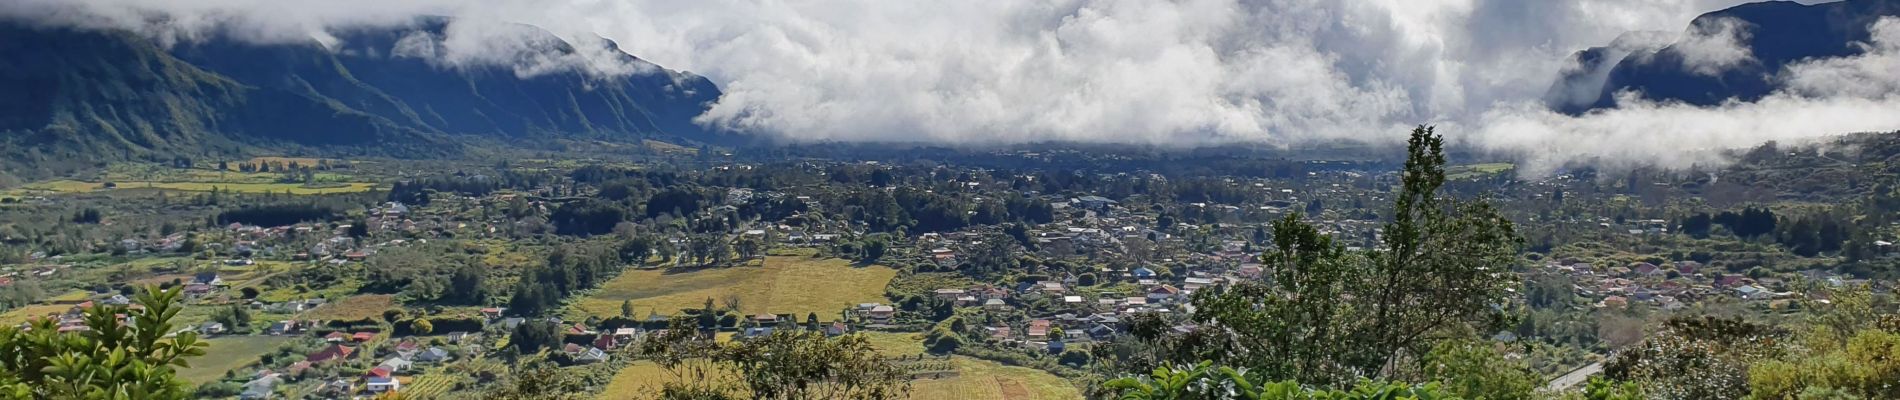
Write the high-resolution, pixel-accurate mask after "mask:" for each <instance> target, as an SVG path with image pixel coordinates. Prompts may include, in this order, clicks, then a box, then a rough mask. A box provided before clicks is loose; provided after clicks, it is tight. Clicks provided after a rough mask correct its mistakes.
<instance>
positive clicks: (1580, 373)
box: [1544, 362, 1603, 392]
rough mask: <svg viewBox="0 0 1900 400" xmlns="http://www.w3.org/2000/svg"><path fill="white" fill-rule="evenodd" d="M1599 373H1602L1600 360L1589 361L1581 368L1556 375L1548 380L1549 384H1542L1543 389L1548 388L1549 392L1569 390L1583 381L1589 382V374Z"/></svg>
mask: <svg viewBox="0 0 1900 400" xmlns="http://www.w3.org/2000/svg"><path fill="white" fill-rule="evenodd" d="M1599 373H1603V363H1601V362H1594V363H1590V365H1585V366H1583V368H1577V370H1575V371H1570V373H1568V374H1564V376H1559V377H1557V379H1552V380H1550V384H1549V385H1546V386H1544V390H1548V391H1551V392H1561V391H1566V390H1570V389H1572V388H1575V387H1577V385H1581V384H1583V383H1584V382H1589V381H1590V376H1591V375H1596V374H1599Z"/></svg>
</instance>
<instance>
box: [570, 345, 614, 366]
mask: <svg viewBox="0 0 1900 400" xmlns="http://www.w3.org/2000/svg"><path fill="white" fill-rule="evenodd" d="M607 358H608V355H607V352H606V351H602V350H601V349H599V348H591V347H590V348H588V349H587V350H586V351H583V352H581V354H580V355H579V356H575V357H574V362H575V363H579V364H593V363H597V362H607Z"/></svg>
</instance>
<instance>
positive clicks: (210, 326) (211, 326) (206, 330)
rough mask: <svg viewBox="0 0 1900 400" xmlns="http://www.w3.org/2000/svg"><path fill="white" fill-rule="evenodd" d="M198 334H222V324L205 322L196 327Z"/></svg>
mask: <svg viewBox="0 0 1900 400" xmlns="http://www.w3.org/2000/svg"><path fill="white" fill-rule="evenodd" d="M198 333H202V334H206V335H216V334H221V333H224V323H221V322H206V323H205V324H204V325H202V326H199V327H198Z"/></svg>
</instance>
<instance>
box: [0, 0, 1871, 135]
mask: <svg viewBox="0 0 1900 400" xmlns="http://www.w3.org/2000/svg"><path fill="white" fill-rule="evenodd" d="M1743 1H1745V0H1561V1H1560V0H1549V1H1524V0H1404V1H1401V0H1365V1H1338V0H1171V1H1157V0H1022V1H1008V2H957V1H937V2H907V1H888V0H797V1H794V0H699V1H690V2H682V1H666V0H622V1H599V0H556V1H529V0H489V1H482V2H466V1H455V0H408V1H403V0H374V1H372V0H338V1H328V2H293V1H260V0H173V1H165V2H151V1H144V0H14V1H13V2H11V3H8V4H0V15H15V16H19V15H28V16H37V17H39V18H40V19H48V20H54V21H59V22H56V23H63V24H79V25H85V26H95V27H99V26H120V27H129V28H132V29H137V30H140V31H141V32H147V33H148V34H152V35H154V36H156V37H167V38H174V39H176V40H190V39H192V38H200V37H204V36H205V35H208V34H218V33H222V34H230V35H235V36H239V37H245V38H249V39H251V40H260V41H272V40H276V41H282V40H294V39H297V38H323V37H326V36H327V35H328V32H330V31H331V30H332V29H334V28H336V27H339V26H354V25H386V24H394V23H399V22H400V21H403V20H405V18H407V17H408V16H414V15H448V16H454V17H457V18H458V20H466V21H477V22H481V21H487V22H484V24H487V25H493V22H497V21H508V22H520V23H527V24H533V25H536V26H540V27H543V28H545V29H548V30H550V31H552V32H554V33H555V34H557V35H559V36H560V37H562V38H566V39H568V40H571V41H572V40H583V39H582V38H592V37H594V36H592V35H594V34H598V35H600V36H602V37H605V38H609V39H612V40H614V41H616V42H618V43H619V44H620V46H621V47H622V48H624V49H626V50H627V51H629V52H631V53H632V54H635V55H638V56H640V57H641V58H642V59H646V60H650V61H653V62H654V63H656V64H659V65H662V66H666V67H669V68H676V69H685V70H690V71H693V72H696V73H699V74H701V75H705V76H707V77H709V78H711V79H712V80H713V81H714V82H716V83H718V84H719V85H720V87H721V89H722V90H724V91H725V93H726V94H725V96H724V97H723V98H721V99H720V101H719V102H718V103H717V104H716V105H715V106H714V107H713V109H712V110H711V111H710V112H709V113H707V114H706V115H704V116H703V117H702V120H703V121H704V122H705V123H707V124H713V125H718V126H724V127H730V128H734V129H740V130H745V131H749V132H753V133H758V134H764V135H771V136H775V137H780V138H785V139H787V140H878V141H913V142H945V143H978V142H981V143H995V142H1033V141H1052V140H1061V141H1089V142H1132V143H1153V144H1164V145H1181V146H1193V145H1215V144H1220V143H1229V142H1236V141H1246V142H1265V143H1277V144H1287V145H1297V144H1301V143H1312V142H1317V141H1339V140H1346V141H1360V142H1383V143H1391V142H1395V141H1397V140H1399V139H1400V138H1401V137H1402V132H1404V131H1405V130H1406V128H1407V127H1409V126H1411V125H1414V124H1420V123H1432V124H1442V125H1445V129H1440V132H1445V133H1447V134H1448V135H1451V136H1453V137H1454V138H1460V140H1463V141H1465V142H1466V143H1470V144H1472V145H1473V146H1478V147H1480V148H1484V149H1490V150H1493V151H1497V152H1501V153H1509V154H1518V155H1521V156H1523V157H1525V158H1526V159H1529V160H1534V161H1535V162H1536V163H1537V164H1538V165H1542V166H1545V167H1551V166H1559V165H1563V164H1566V163H1572V162H1579V161H1589V160H1598V161H1599V162H1605V163H1632V162H1643V163H1661V164H1665V165H1686V164H1685V162H1714V161H1719V160H1712V159H1708V157H1710V155H1711V154H1714V153H1713V152H1712V151H1709V149H1713V148H1717V147H1725V146H1737V147H1739V146H1749V145H1752V144H1753V143H1757V142H1759V141H1763V140H1770V139H1781V138H1806V137H1813V136H1815V135H1824V134H1833V133H1841V132H1843V131H1848V130H1874V129H1892V128H1900V122H1896V121H1892V120H1890V118H1887V117H1885V116H1882V115H1863V113H1862V112H1864V111H1869V110H1873V109H1876V107H1879V106H1883V105H1887V104H1889V103H1890V102H1891V101H1892V93H1894V92H1896V91H1900V88H1896V87H1895V86H1894V85H1889V86H1868V85H1858V86H1856V85H1841V82H1846V81H1848V80H1851V79H1873V78H1888V79H1889V80H1888V81H1886V82H1889V83H1891V78H1892V77H1893V76H1896V74H1891V73H1883V71H1892V69H1885V70H1883V69H1879V68H1885V67H1883V66H1882V64H1879V63H1882V62H1892V61H1893V57H1894V56H1893V55H1894V54H1896V53H1895V52H1893V51H1889V50H1881V51H1879V52H1875V53H1876V54H1875V55H1869V56H1866V57H1863V58H1857V59H1854V60H1853V61H1839V64H1833V63H1831V61H1817V62H1813V63H1810V64H1804V66H1803V67H1802V69H1799V70H1797V72H1794V73H1791V75H1789V76H1787V77H1783V79H1785V80H1786V81H1787V82H1790V85H1791V86H1792V87H1796V88H1799V90H1797V91H1796V92H1794V93H1789V94H1782V95H1777V96H1774V97H1771V98H1770V99H1768V100H1764V101H1761V102H1759V103H1754V104H1730V105H1725V106H1720V107H1709V108H1694V107H1685V106H1674V105H1662V104H1649V103H1640V102H1638V103H1632V105H1631V106H1629V108H1628V109H1626V110H1618V111H1611V112H1603V113H1596V114H1589V115H1585V116H1580V117H1568V116H1563V115H1559V114H1552V113H1549V112H1547V111H1543V110H1542V109H1541V108H1540V107H1539V99H1540V98H1541V97H1543V96H1544V95H1545V94H1546V92H1547V91H1549V89H1550V88H1551V86H1550V83H1551V82H1552V79H1553V78H1554V77H1556V76H1557V74H1558V73H1559V72H1561V71H1563V70H1564V69H1565V68H1567V67H1568V68H1575V67H1576V66H1575V65H1572V63H1571V62H1570V55H1571V54H1572V53H1573V52H1574V51H1577V50H1581V49H1584V48H1587V47H1591V46H1601V45H1605V44H1607V43H1610V42H1611V41H1612V40H1613V39H1615V38H1618V37H1619V36H1620V35H1623V34H1625V33H1627V32H1631V31H1667V32H1681V28H1682V27H1683V26H1684V25H1685V24H1688V23H1689V21H1691V20H1692V19H1693V18H1695V17H1696V16H1697V15H1699V14H1701V13H1704V12H1708V11H1712V10H1716V9H1720V8H1724V7H1728V6H1732V5H1736V4H1739V3H1741V2H1743ZM49 10H50V11H49ZM154 16H164V17H163V18H154ZM1896 24H1900V23H1896ZM478 26H480V25H474V24H472V23H471V25H466V26H465V25H463V24H462V23H457V24H456V26H455V27H456V28H468V29H450V31H449V32H447V34H445V35H444V36H443V37H419V38H415V39H413V40H411V41H408V42H406V43H408V46H406V48H405V49H404V50H403V51H404V52H407V53H406V54H426V55H429V56H431V57H435V59H436V60H438V61H439V62H442V63H443V64H442V65H448V66H456V65H479V64H504V65H509V66H512V67H514V68H515V69H514V70H515V71H516V73H518V74H534V73H538V71H547V70H551V69H555V70H558V69H562V68H586V69H590V70H597V71H610V72H611V71H616V69H615V68H617V67H622V66H625V65H626V64H623V62H624V61H625V60H618V61H617V60H615V59H614V58H613V57H610V56H612V54H608V53H606V52H590V53H586V54H581V55H580V57H554V58H548V57H541V56H538V55H540V54H546V53H545V52H542V51H540V50H542V49H544V46H545V45H547V43H542V42H537V41H534V40H529V39H523V36H521V35H511V34H509V32H507V30H506V29H500V30H495V29H483V28H477V27H478ZM1699 26H1701V28H1697V29H1694V30H1690V31H1688V32H1687V33H1688V34H1686V35H1685V36H1687V38H1688V40H1685V41H1684V42H1685V43H1688V45H1686V46H1681V47H1682V48H1683V49H1685V50H1686V51H1687V52H1686V53H1685V54H1686V55H1687V57H1685V59H1687V60H1693V65H1695V66H1697V67H1698V68H1699V70H1700V71H1705V72H1708V73H1715V72H1719V71H1720V70H1721V69H1722V68H1728V67H1733V66H1735V65H1740V63H1745V62H1748V60H1750V59H1752V57H1750V55H1749V54H1747V53H1746V50H1745V49H1743V48H1740V47H1739V46H1736V44H1738V40H1739V39H1741V38H1744V37H1745V36H1742V35H1746V34H1747V29H1746V27H1745V26H1743V25H1741V24H1734V23H1728V24H1725V23H1721V22H1719V21H1716V22H1713V23H1710V24H1703V25H1699ZM1883 32H1888V33H1883V34H1882V35H1881V36H1879V37H1877V38H1876V39H1875V40H1873V41H1870V44H1869V46H1870V48H1881V49H1887V48H1889V47H1890V46H1893V44H1894V43H1900V40H1895V38H1894V37H1895V36H1900V33H1893V32H1900V29H1889V30H1886V31H1883ZM1668 36H1669V37H1666V38H1665V37H1661V36H1657V37H1648V36H1645V37H1643V38H1641V39H1643V40H1642V42H1643V43H1642V44H1641V45H1637V44H1634V43H1626V44H1629V46H1624V47H1625V48H1623V49H1622V50H1618V51H1617V52H1614V53H1613V54H1611V56H1612V58H1617V59H1620V58H1622V57H1623V55H1624V54H1629V53H1631V52H1634V51H1635V50H1633V49H1639V48H1649V47H1652V46H1653V43H1654V42H1661V41H1664V40H1661V39H1675V38H1674V37H1673V36H1676V35H1674V34H1670V35H1668ZM1630 40H1634V39H1630ZM1670 41H1673V40H1670ZM1882 46H1888V47H1882ZM581 47H582V48H588V49H598V48H600V47H598V46H581ZM1738 49H1739V50H1740V52H1739V53H1738V52H1737V50H1738ZM1612 63H1613V62H1612ZM1857 68H1858V69H1857ZM622 72H625V71H622ZM635 72H637V71H635ZM1599 72H1604V71H1599ZM1586 78H1591V79H1598V81H1599V82H1600V77H1594V78H1593V77H1586ZM1587 86H1589V85H1587V84H1586V85H1581V86H1578V87H1565V88H1560V91H1565V94H1564V95H1565V96H1567V97H1566V98H1567V99H1570V100H1575V99H1581V98H1586V97H1587V98H1588V99H1591V100H1594V99H1595V96H1596V94H1595V93H1588V92H1589V90H1587V89H1580V88H1582V87H1587ZM1571 92H1574V93H1571ZM1873 114H1879V113H1873ZM1776 115H1780V117H1778V118H1777V117H1773V116H1776ZM1809 118H1826V119H1827V120H1824V121H1823V120H1810V119H1809ZM1689 122H1694V123H1689ZM1803 123H1808V125H1806V126H1812V127H1814V128H1812V129H1798V128H1799V127H1798V126H1797V125H1801V124H1803ZM1754 126H1762V127H1773V128H1776V129H1739V128H1741V127H1754ZM1705 127H1723V128H1737V129H1712V128H1705ZM1725 139H1726V140H1725Z"/></svg>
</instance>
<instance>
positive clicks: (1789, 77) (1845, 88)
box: [1781, 17, 1900, 98]
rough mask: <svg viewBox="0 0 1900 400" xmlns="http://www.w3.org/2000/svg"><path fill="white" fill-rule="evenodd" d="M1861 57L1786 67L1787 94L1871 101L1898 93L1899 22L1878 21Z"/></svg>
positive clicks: (1784, 75) (1899, 61) (1863, 45)
mask: <svg viewBox="0 0 1900 400" xmlns="http://www.w3.org/2000/svg"><path fill="white" fill-rule="evenodd" d="M1860 47H1861V50H1862V51H1863V53H1861V54H1859V55H1855V56H1848V57H1842V58H1831V59H1819V60H1811V61H1808V62H1804V63H1799V64H1794V65H1789V66H1788V67H1787V69H1786V70H1785V71H1783V72H1782V76H1781V78H1782V80H1783V82H1784V83H1785V84H1786V85H1787V88H1788V89H1787V90H1789V91H1791V92H1794V93H1796V94H1800V95H1803V96H1810V97H1822V98H1826V97H1839V96H1851V97H1860V98H1874V97H1882V96H1887V95H1891V94H1893V93H1900V18H1895V17H1887V18H1881V19H1880V20H1879V21H1877V22H1875V23H1874V25H1873V34H1872V37H1870V38H1869V41H1868V42H1867V43H1863V44H1861V46H1860Z"/></svg>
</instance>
